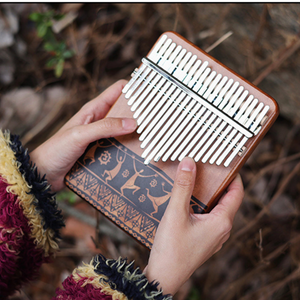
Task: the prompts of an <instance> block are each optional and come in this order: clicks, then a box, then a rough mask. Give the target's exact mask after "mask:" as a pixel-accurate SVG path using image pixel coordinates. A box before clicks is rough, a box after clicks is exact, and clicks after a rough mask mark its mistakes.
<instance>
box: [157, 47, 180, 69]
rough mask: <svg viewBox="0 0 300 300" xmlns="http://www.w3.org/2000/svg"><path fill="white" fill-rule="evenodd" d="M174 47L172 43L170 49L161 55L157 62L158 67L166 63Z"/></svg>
mask: <svg viewBox="0 0 300 300" xmlns="http://www.w3.org/2000/svg"><path fill="white" fill-rule="evenodd" d="M175 47H176V43H172V44H171V45H170V47H169V48H168V49H167V50H166V51H165V52H164V53H162V54H161V59H160V60H159V61H158V65H159V66H161V67H163V66H164V65H165V63H168V58H170V55H171V53H172V52H173V50H174V49H175Z"/></svg>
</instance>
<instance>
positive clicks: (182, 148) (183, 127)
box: [66, 32, 279, 248]
mask: <svg viewBox="0 0 300 300" xmlns="http://www.w3.org/2000/svg"><path fill="white" fill-rule="evenodd" d="M278 113H279V112H278V106H277V103H276V102H275V100H274V99H272V98H271V97H270V96H268V95H267V94H265V93H264V92H262V91H261V90H259V89H258V88H257V87H255V86H254V85H252V84H251V83H249V82H248V81H246V80H245V79H243V78H242V77H240V76H239V75H237V74H236V73H235V72H233V71H232V70H230V69H228V68H227V67H225V66H224V65H222V64H221V63H219V62H218V61H216V60H215V59H214V58H212V57H211V56H209V55H208V54H207V53H205V52H204V51H202V50H201V49H199V48H197V47H196V46H195V45H193V44H191V43H190V42H189V41H187V40H185V39H184V38H183V37H181V36H179V35H178V34H176V33H174V32H166V33H164V34H163V35H161V36H160V38H159V39H158V41H157V42H156V43H155V44H154V46H153V47H152V49H151V50H150V52H149V53H148V55H147V56H146V57H144V58H143V59H142V63H141V65H140V66H139V68H137V69H136V70H134V72H133V73H132V78H131V80H130V81H129V82H128V84H127V85H126V86H125V87H124V89H123V94H122V95H121V96H120V98H119V99H118V100H117V102H116V103H115V105H114V106H113V107H112V109H111V110H110V111H109V113H108V115H107V116H108V117H134V118H136V119H137V123H138V128H137V132H135V133H133V134H130V135H126V136H122V137H117V138H111V139H103V140H100V141H96V142H94V143H92V144H91V145H90V146H89V147H88V148H87V150H86V152H85V154H84V155H83V156H82V157H81V158H80V159H79V160H78V161H77V163H76V164H75V165H74V167H73V168H72V170H71V171H70V173H69V174H68V175H67V177H66V184H67V185H68V186H69V187H70V188H71V189H73V190H74V191H75V192H76V193H78V194H79V195H80V196H81V197H83V198H84V199H86V200H87V201H88V202H90V203H91V204H92V205H93V206H94V207H96V208H97V209H98V210H99V211H101V212H102V213H103V214H104V215H106V216H107V217H108V218H110V219H111V220H112V221H114V222H115V223H116V224H117V225H119V226H120V227H121V228H122V229H124V230H125V231H126V232H128V233H129V234H131V235H132V236H133V237H135V238H136V239H137V240H138V241H140V242H142V243H143V244H144V245H145V246H147V247H148V248H151V245H152V243H153V238H154V236H155V232H156V229H157V226H158V224H159V222H160V220H161V218H162V216H163V213H164V211H165V209H166V206H167V204H168V201H169V199H170V197H171V191H172V186H173V182H174V177H175V173H176V169H177V166H178V163H179V161H180V160H182V159H183V158H184V157H185V156H189V157H192V158H193V159H194V160H195V161H196V162H197V176H196V184H195V188H194V191H193V196H192V198H191V206H190V207H191V212H194V213H203V212H208V211H209V210H210V209H211V208H212V207H213V206H214V205H215V204H216V202H217V201H218V199H219V198H220V197H221V196H222V194H223V193H224V191H225V190H226V188H227V186H228V185H229V184H230V182H231V181H232V180H233V178H234V177H235V176H236V174H237V172H238V171H239V170H240V168H241V167H242V166H243V164H244V163H245V161H246V160H247V158H248V157H249V156H250V154H251V153H252V152H253V150H254V149H255V147H256V145H257V144H258V143H259V141H260V140H261V139H262V137H263V136H264V135H265V134H266V132H267V131H268V129H269V128H270V127H271V125H272V124H273V123H274V121H275V119H276V118H277V116H278Z"/></svg>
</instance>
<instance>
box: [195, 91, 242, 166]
mask: <svg viewBox="0 0 300 300" xmlns="http://www.w3.org/2000/svg"><path fill="white" fill-rule="evenodd" d="M243 89H244V87H242V86H240V87H239V89H238V90H237V92H236V93H235V94H234V96H233V97H231V99H230V101H229V103H228V105H227V106H226V107H225V108H224V109H223V111H224V112H225V113H227V112H228V110H229V108H230V107H231V106H232V105H233V103H234V102H235V101H236V99H237V98H238V97H239V96H240V94H241V93H242V91H243ZM226 125H228V124H227V122H222V124H221V125H220V126H219V127H220V132H221V131H222V130H223V129H224V127H225V126H226ZM232 128H233V127H232V126H231V125H228V126H227V128H226V129H225V131H224V132H223V133H222V134H221V136H220V137H218V134H219V133H218V134H217V133H214V134H213V136H212V138H211V139H212V141H215V142H214V144H213V145H212V146H211V147H210V148H209V151H208V152H207V153H206V154H205V156H204V157H203V159H202V162H203V163H205V162H206V161H207V160H208V159H209V157H210V156H211V155H212V154H213V152H214V151H215V149H216V148H217V147H218V146H219V145H220V143H221V142H222V141H223V139H224V138H225V137H226V135H227V134H228V133H229V132H230V130H232ZM209 144H210V141H209ZM199 159H200V158H199Z"/></svg>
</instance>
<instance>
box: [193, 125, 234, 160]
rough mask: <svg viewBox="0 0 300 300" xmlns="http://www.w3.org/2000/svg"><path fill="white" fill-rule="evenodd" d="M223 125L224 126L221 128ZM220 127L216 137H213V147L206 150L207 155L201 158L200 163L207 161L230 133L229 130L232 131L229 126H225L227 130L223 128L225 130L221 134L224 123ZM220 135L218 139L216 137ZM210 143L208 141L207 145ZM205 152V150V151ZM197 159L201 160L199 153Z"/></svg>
mask: <svg viewBox="0 0 300 300" xmlns="http://www.w3.org/2000/svg"><path fill="white" fill-rule="evenodd" d="M223 123H225V124H224V126H223ZM223 123H222V126H219V127H218V129H219V130H218V131H216V133H217V135H215V134H214V135H213V137H212V138H213V142H214V143H213V145H211V146H210V148H209V149H208V151H207V153H206V154H205V155H204V157H203V158H202V160H201V161H202V162H203V163H206V162H207V160H208V159H209V158H210V156H211V155H212V154H213V152H214V151H215V149H216V148H217V147H218V146H219V145H220V144H221V142H222V140H223V139H224V138H225V137H226V135H227V134H228V133H229V132H230V130H232V127H231V126H227V128H225V130H224V131H223V132H222V130H223V129H224V127H225V125H226V122H223ZM219 134H220V137H218V135H219ZM211 143H212V142H211V141H210V140H209V142H208V144H209V145H210V144H211ZM205 150H206V149H205ZM198 155H199V159H200V158H201V156H202V155H201V154H200V153H199V154H198ZM198 155H197V156H198ZM197 156H196V158H195V161H198V160H199V159H198V157H197Z"/></svg>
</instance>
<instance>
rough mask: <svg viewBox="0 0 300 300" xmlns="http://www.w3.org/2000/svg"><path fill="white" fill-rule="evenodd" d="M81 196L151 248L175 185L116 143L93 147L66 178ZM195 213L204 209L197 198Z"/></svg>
mask: <svg viewBox="0 0 300 300" xmlns="http://www.w3.org/2000/svg"><path fill="white" fill-rule="evenodd" d="M66 184H67V185H68V186H69V187H70V188H71V189H72V190H74V191H75V192H76V193H77V194H78V195H79V196H81V197H82V198H84V199H85V200H87V201H88V202H89V203H91V204H92V205H93V206H94V207H95V208H96V209H98V210H99V211H101V212H102V213H103V214H104V215H105V216H107V217H108V218H110V219H111V220H112V221H114V222H115V223H116V224H117V225H118V226H120V227H121V228H122V229H124V230H125V231H127V232H128V233H129V234H131V235H132V236H133V237H134V238H136V239H137V240H139V241H140V242H141V243H143V244H144V245H145V246H146V247H148V248H151V246H152V243H153V239H154V236H155V233H156V230H157V227H158V224H159V222H160V220H161V218H162V216H163V214H164V212H165V209H166V207H167V205H168V202H169V200H170V197H171V192H172V187H173V181H172V180H171V179H170V178H169V177H168V176H167V175H166V174H165V173H164V172H163V171H161V170H158V169H157V168H155V167H154V166H152V165H151V164H149V165H147V166H145V165H144V164H143V159H142V158H140V157H138V156H136V154H135V153H133V152H132V151H131V150H130V149H128V148H126V147H124V146H123V145H122V144H121V143H119V142H118V141H117V140H115V139H113V138H110V139H103V140H100V141H97V142H95V143H92V144H90V146H89V147H88V149H87V150H86V152H85V153H84V154H83V156H82V157H81V158H80V159H79V160H78V161H77V162H76V164H75V165H74V166H73V168H72V169H71V171H70V172H69V174H68V175H67V176H66ZM191 207H192V209H193V210H194V211H195V212H197V213H199V212H202V211H203V208H205V205H204V204H203V203H201V202H200V201H199V200H197V199H195V198H194V197H193V198H192V199H191Z"/></svg>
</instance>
